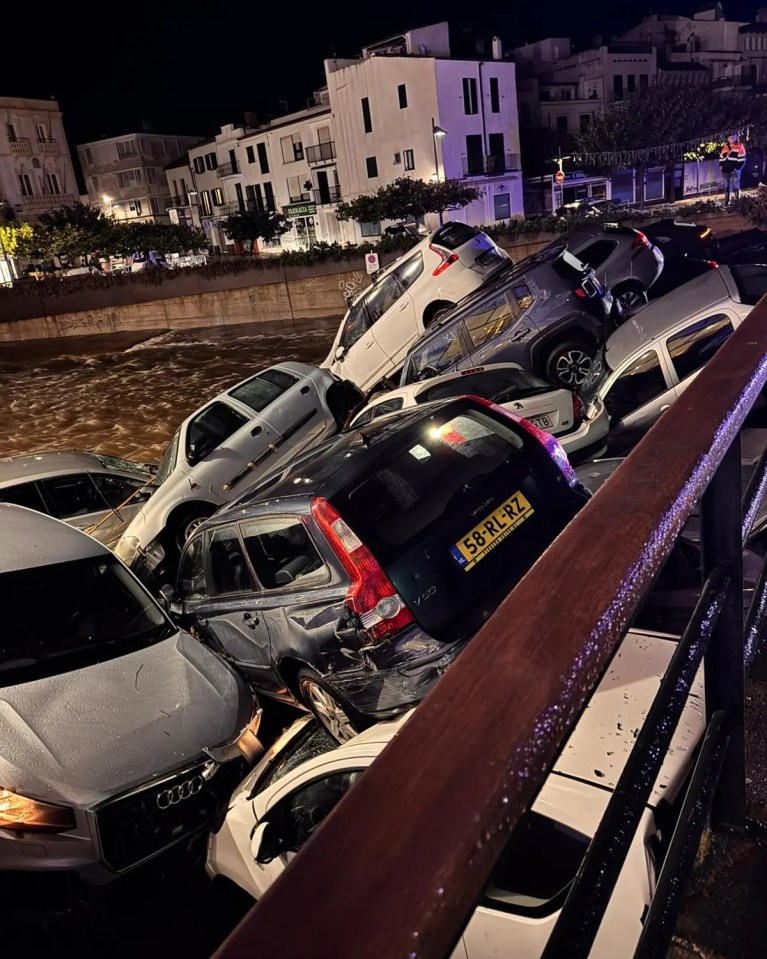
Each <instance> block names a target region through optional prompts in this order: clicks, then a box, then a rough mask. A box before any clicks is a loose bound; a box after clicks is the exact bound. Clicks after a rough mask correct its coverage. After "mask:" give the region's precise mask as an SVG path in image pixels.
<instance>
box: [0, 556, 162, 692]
mask: <svg viewBox="0 0 767 959" xmlns="http://www.w3.org/2000/svg"><path fill="white" fill-rule="evenodd" d="M0 608H2V610H3V631H2V638H0V686H8V685H15V684H16V683H22V682H28V681H30V680H33V679H41V678H43V677H46V676H57V675H60V674H61V673H66V672H70V671H71V670H73V669H81V668H83V667H85V666H91V665H93V664H94V663H99V662H103V661H105V660H109V659H114V658H116V657H117V656H123V655H125V654H126V653H130V652H133V651H134V650H137V649H141V648H142V647H144V646H147V645H149V644H150V643H155V642H157V641H159V640H161V639H166V638H167V637H169V636H172V635H173V633H174V632H175V630H174V628H173V626H172V625H171V623H170V622H169V621H168V619H167V618H166V617H165V615H164V614H163V612H162V611H161V610H160V608H159V607H158V606H157V604H156V603H155V602H154V600H152V598H151V597H150V596H149V594H148V593H147V592H145V590H144V589H143V587H142V586H141V585H140V584H139V583H138V582H137V581H136V580H135V579H134V578H133V576H131V574H130V573H129V572H128V571H127V569H126V568H125V567H124V566H123V565H122V563H121V562H120V561H119V560H118V559H116V558H115V557H113V556H111V555H103V556H96V557H90V558H88V559H81V560H75V561H73V562H69V563H56V564H53V565H51V566H42V567H36V568H34V569H23V570H14V571H12V572H7V573H2V574H0Z"/></svg>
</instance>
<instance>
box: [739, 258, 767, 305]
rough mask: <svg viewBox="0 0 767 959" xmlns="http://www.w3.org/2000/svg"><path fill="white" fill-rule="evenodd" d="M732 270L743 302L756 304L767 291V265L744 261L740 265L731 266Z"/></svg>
mask: <svg viewBox="0 0 767 959" xmlns="http://www.w3.org/2000/svg"><path fill="white" fill-rule="evenodd" d="M730 271H731V272H732V276H733V279H734V280H735V284H736V286H737V287H738V293H739V294H740V301H741V303H745V304H746V306H756V304H757V303H758V302H759V300H761V298H762V297H763V296H764V294H765V293H767V266H762V265H761V264H760V263H742V264H741V265H740V266H731V267H730Z"/></svg>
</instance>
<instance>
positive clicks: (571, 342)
mask: <svg viewBox="0 0 767 959" xmlns="http://www.w3.org/2000/svg"><path fill="white" fill-rule="evenodd" d="M714 242H715V241H714V239H713V238H712V237H710V236H709V231H708V230H706V229H705V228H702V227H697V226H696V225H695V224H679V223H675V222H673V221H660V222H658V223H656V224H654V225H653V227H652V228H647V229H646V230H645V231H640V230H637V229H633V228H630V227H624V226H619V225H604V226H600V225H598V224H593V225H592V224H588V225H586V226H582V227H579V228H578V229H576V230H573V231H571V233H570V234H568V235H566V236H563V237H562V239H561V240H558V241H555V242H554V243H552V244H550V245H549V246H548V247H546V248H544V249H543V250H541V251H540V252H539V253H537V254H535V255H533V256H530V257H528V258H527V259H525V260H523V261H521V262H519V263H516V264H514V263H512V262H511V261H510V260H509V258H508V256H507V255H506V254H505V253H504V251H503V250H501V249H500V248H499V247H498V246H496V244H495V243H494V242H493V241H492V240H491V239H490V238H489V237H487V236H486V235H485V234H484V233H482V232H480V231H479V230H476V229H474V228H473V227H468V226H466V225H464V224H460V223H447V224H445V225H444V226H441V227H440V228H439V230H437V231H436V232H435V233H434V234H432V235H431V236H429V237H427V238H426V239H424V240H422V241H421V242H419V243H418V245H417V246H415V247H414V248H413V249H411V250H410V251H409V252H408V253H406V254H405V255H403V256H402V257H401V258H400V259H399V260H397V261H396V262H395V263H393V264H392V265H390V266H388V267H386V268H385V269H383V270H382V271H380V273H379V274H378V275H376V276H375V277H374V279H373V282H372V284H371V286H370V287H369V288H367V289H366V290H365V291H364V292H363V293H362V294H361V295H360V296H358V297H357V298H356V299H354V300H353V301H352V302H351V303H350V305H349V310H348V312H347V314H346V316H345V317H344V319H343V321H342V323H341V325H340V327H339V330H338V333H337V335H336V337H335V340H334V342H333V345H332V347H331V350H330V353H329V356H328V358H327V360H326V361H325V363H324V364H323V366H322V367H320V368H317V367H311V366H308V365H306V364H303V363H297V362H285V363H279V364H277V365H275V366H272V367H270V368H268V369H266V370H261V371H259V372H257V373H255V375H253V376H251V377H249V378H248V379H246V380H244V381H243V382H241V383H238V384H235V385H234V386H232V387H231V388H230V389H228V390H227V391H225V392H224V393H222V394H220V395H219V396H216V397H215V398H213V399H211V400H210V401H208V402H207V403H205V404H204V405H203V406H202V407H201V408H200V409H199V410H197V411H195V412H194V413H193V414H192V415H190V416H189V417H187V418H186V419H185V420H184V422H183V423H182V424H181V425H180V427H179V428H178V430H177V432H176V433H175V435H174V436H173V438H172V439H171V441H170V443H169V444H168V447H167V449H166V451H165V453H164V455H163V457H162V460H161V462H160V464H159V467H150V466H146V465H143V464H136V463H131V462H127V461H124V460H120V459H116V458H114V457H107V456H100V455H96V454H90V453H79V452H78V453H41V454H30V455H27V456H18V457H12V458H9V459H6V460H0V523H1V524H2V529H3V537H2V548H1V549H0V593H1V594H2V600H3V608H4V610H5V611H6V620H5V630H4V639H3V644H2V656H1V657H0V678H1V680H2V682H1V686H2V689H0V738H1V741H2V744H3V745H2V748H0V869H1V870H2V872H1V873H0V884H2V887H3V889H4V891H6V892H7V893H8V894H11V892H12V893H13V894H14V895H19V894H23V891H24V890H25V889H26V888H27V885H28V883H31V881H32V880H33V879H34V881H35V883H38V884H39V883H40V882H41V881H42V882H43V884H44V883H46V882H48V883H49V885H50V888H51V890H54V889H55V890H59V892H60V889H61V887H62V886H63V884H64V882H63V881H64V879H65V878H66V880H67V881H70V880H71V881H78V882H79V881H81V880H84V881H87V882H92V883H96V884H103V883H106V882H108V881H110V880H111V879H113V878H115V877H117V876H119V875H121V874H123V873H125V872H127V871H129V870H131V869H133V868H134V867H135V866H137V865H139V864H140V863H143V862H146V861H148V860H150V859H152V858H153V857H156V856H158V855H159V854H160V853H162V852H164V851H165V850H167V849H169V848H170V847H171V846H173V845H174V844H176V843H178V842H180V841H182V840H184V839H188V838H189V837H190V836H192V835H196V834H200V833H209V834H210V841H209V845H208V863H207V865H208V872H209V874H210V875H211V876H216V875H223V876H226V877H228V878H229V879H230V880H232V881H234V882H235V883H237V884H238V885H239V886H241V887H242V888H243V889H244V890H246V891H247V892H248V893H250V894H251V895H252V896H254V897H256V898H257V897H259V896H260V895H261V894H262V892H263V891H264V890H265V889H266V888H267V887H268V886H269V884H270V883H271V882H273V881H274V879H275V878H276V877H277V876H278V875H279V874H280V872H281V871H282V870H283V869H284V868H285V865H286V864H287V862H288V861H289V860H290V858H291V857H292V856H293V855H295V854H296V853H297V852H298V851H299V850H300V848H301V846H302V844H303V843H304V842H305V841H306V840H307V839H308V837H309V836H310V835H311V833H312V831H313V830H314V829H315V828H316V827H317V826H318V824H319V823H320V822H322V820H323V818H324V817H325V816H326V815H327V814H328V813H329V812H330V810H331V809H332V808H333V807H334V806H335V804H336V803H337V802H338V801H339V799H340V798H341V796H343V794H344V793H345V792H346V791H347V790H348V788H349V787H350V786H351V785H352V783H353V782H354V781H355V780H356V779H357V778H358V777H359V776H360V775H362V774H363V772H364V770H365V769H366V768H367V766H368V765H370V763H371V762H373V760H374V759H375V757H376V756H377V755H378V753H379V752H380V751H381V750H382V749H383V748H384V746H385V745H386V743H387V742H388V741H389V740H390V739H391V738H392V737H393V736H394V735H396V733H397V731H398V729H399V728H401V726H402V724H403V723H404V722H405V721H406V720H407V717H408V715H409V711H410V710H412V708H413V707H415V706H416V705H417V703H418V702H419V701H420V700H421V699H422V698H423V696H424V695H425V694H426V693H427V692H428V690H429V689H430V688H431V687H432V686H433V684H434V683H435V682H437V681H438V679H439V677H440V676H441V675H442V673H443V672H444V671H445V670H446V669H447V668H448V667H449V666H450V664H451V663H452V662H453V661H454V660H455V658H456V656H458V655H459V653H460V651H461V650H462V649H463V648H464V646H465V645H466V644H467V643H468V642H470V641H471V638H472V636H474V635H475V634H476V632H477V631H478V629H479V628H480V626H481V625H482V623H483V622H484V621H485V620H486V619H487V617H488V616H490V615H491V614H492V612H493V611H494V610H495V609H496V608H497V606H498V604H499V603H500V601H501V600H502V598H503V597H504V596H506V595H507V594H508V592H509V591H510V590H511V589H512V588H513V587H514V585H515V584H516V583H517V582H518V581H519V579H520V578H521V577H522V576H523V575H524V574H525V573H526V572H527V570H528V569H529V568H530V567H531V566H532V564H533V563H534V562H535V560H536V559H537V558H538V557H539V556H540V555H541V553H542V552H543V551H544V550H545V549H546V548H547V546H548V545H549V544H550V543H551V542H552V541H553V540H554V538H555V537H556V536H557V535H558V534H559V532H560V531H561V530H562V529H563V527H564V526H565V525H566V524H567V523H568V522H569V520H570V519H571V518H572V517H573V516H574V515H575V514H576V513H577V512H578V511H579V510H580V509H581V508H582V507H583V505H584V504H585V503H586V502H587V501H588V499H589V497H590V496H591V495H592V494H593V493H594V492H595V491H596V490H597V489H598V488H599V486H600V485H601V484H602V483H603V482H605V481H606V480H608V479H609V476H610V475H611V474H612V472H613V471H614V470H615V469H616V468H617V467H618V466H619V464H620V459H617V458H615V455H616V454H624V453H625V452H627V451H628V450H629V449H630V448H631V447H632V446H633V444H634V443H635V442H636V440H637V439H638V438H639V436H640V435H641V434H642V433H643V432H644V431H646V430H647V429H648V428H649V426H651V425H652V423H653V422H654V421H655V420H656V419H657V418H658V417H659V416H660V415H661V414H662V413H663V411H664V410H665V409H667V408H668V407H669V406H670V404H671V403H673V402H674V400H675V399H676V398H677V397H678V396H679V395H680V393H681V392H682V391H683V390H684V389H685V388H686V386H687V385H688V384H689V382H690V381H691V380H692V378H693V377H694V376H695V375H696V374H697V373H698V372H699V370H700V369H701V368H702V367H703V366H704V364H705V363H706V362H707V361H708V359H709V358H710V357H711V356H712V355H713V354H714V353H715V352H716V350H717V349H718V348H719V347H720V346H721V345H722V343H724V342H725V341H726V339H727V337H728V336H729V335H730V333H732V331H733V330H734V328H735V327H736V326H737V325H738V324H739V323H740V322H741V321H742V320H743V319H744V317H745V316H747V315H748V312H749V311H750V309H751V308H752V307H753V306H754V305H755V304H756V302H757V301H758V300H759V299H760V297H761V296H762V295H763V293H764V292H767V266H765V265H762V263H760V258H761V260H763V261H764V262H765V263H767V256H765V255H764V253H763V244H762V241H761V238H760V237H753V238H751V247H750V249H745V248H744V247H745V246H748V244H744V243H741V246H740V248H739V249H737V250H736V249H732V250H731V251H730V254H729V256H727V255H720V256H719V260H718V261H716V260H715V259H714V252H715V247H714V245H713V244H714ZM760 244H762V245H760ZM724 248H725V242H724V241H722V242H721V243H720V245H719V247H718V248H716V249H718V250H719V252H720V253H721V251H722V250H724ZM725 253H726V251H725ZM659 290H662V294H659V293H658V291H659ZM648 301H649V302H648ZM758 453H759V450H756V451H755V452H754V454H753V455H754V460H755V458H756V456H758ZM605 454H609V456H610V458H601V459H600V457H604V456H605ZM750 468H751V464H750V463H749V462H748V461H747V459H746V460H744V464H743V480H744V483H746V482H747V481H748V476H749V475H750ZM22 507H25V508H22ZM46 514H47V515H46ZM60 520H64V522H63V523H62V522H61V521H60ZM67 524H68V525H67ZM764 525H765V524H764V523H763V522H762V521H761V519H760V521H757V523H756V524H755V527H754V533H753V534H752V540H751V541H750V542H749V543H748V544H747V547H746V550H745V551H744V558H745V577H746V582H747V586H748V585H749V583H750V586H751V587H753V585H754V583H753V580H754V579H755V575H756V574H755V572H754V571H755V570H756V569H758V566H759V562H758V555H757V554H758V552H759V550H760V549H761V548H762V547H761V539H760V537H761V535H762V532H763V529H764ZM72 527H78V528H76V529H75V528H72ZM86 533H89V534H90V535H85V534H86ZM699 585H700V543H699V536H698V527H697V518H696V517H695V516H693V517H692V519H691V520H690V522H689V523H688V526H687V528H686V530H685V533H684V535H683V537H682V538H681V539H680V541H679V543H678V545H677V547H676V549H675V551H674V553H673V554H672V556H671V558H670V560H669V562H668V564H667V565H666V567H665V568H664V570H663V571H662V573H661V575H660V577H659V579H658V581H657V582H656V584H655V587H654V589H653V591H652V592H651V594H650V595H649V597H648V598H647V600H646V602H645V604H644V606H643V607H642V610H641V611H640V613H639V615H638V617H637V619H636V622H635V624H634V627H633V628H632V630H631V631H630V632H629V633H628V635H627V636H626V638H625V639H624V641H623V643H622V644H621V646H620V648H619V651H618V653H617V654H616V656H615V657H614V659H613V662H612V663H611V665H610V667H609V669H608V671H607V673H606V674H605V676H604V677H603V678H602V681H601V683H600V685H599V687H598V689H597V691H596V693H595V695H594V696H593V698H592V700H591V704H590V707H589V708H588V709H587V710H586V711H585V713H584V714H583V716H582V718H581V720H580V721H579V723H578V725H577V726H576V727H575V729H574V731H573V733H572V735H571V737H570V739H569V741H568V743H567V745H566V747H565V749H564V750H563V752H562V755H561V757H560V759H559V761H558V762H557V764H556V766H555V768H554V770H553V772H552V773H551V775H550V776H549V778H548V780H547V781H546V783H545V785H544V787H543V789H542V791H541V793H540V795H539V796H538V799H537V800H536V803H535V804H534V806H533V807H532V810H531V811H530V812H529V814H528V815H527V816H526V817H525V819H524V821H523V822H522V824H521V825H520V826H519V827H518V828H517V829H516V830H515V831H514V832H513V834H512V835H511V836H510V838H509V843H508V847H507V849H506V851H505V852H504V854H503V856H502V858H501V860H500V862H499V863H498V866H497V869H496V872H495V874H494V875H493V878H492V880H491V882H490V883H489V885H488V887H487V889H486V890H485V894H484V896H483V898H482V899H481V901H480V902H479V903H478V906H477V909H476V911H475V913H474V914H473V916H472V918H471V920H470V921H469V923H468V925H467V927H466V930H465V933H464V936H463V939H462V941H461V943H460V944H459V946H458V948H457V950H456V953H455V956H456V957H458V956H460V957H462V959H475V957H486V956H490V955H496V954H499V953H500V952H508V951H509V949H511V952H509V954H512V953H513V955H515V956H520V957H537V956H539V955H540V954H541V952H542V950H543V948H544V946H545V943H546V940H547V937H548V935H549V932H550V930H551V928H552V926H553V924H554V922H555V920H556V916H557V913H558V910H559V908H560V907H561V905H562V902H563V900H564V897H565V895H566V892H567V889H568V887H569V885H570V883H571V882H572V880H573V878H574V876H575V874H576V872H577V870H578V868H579V865H580V862H581V860H582V858H583V855H584V852H585V849H586V847H587V846H588V843H589V840H590V837H591V836H593V834H594V832H595V830H596V828H597V826H598V825H599V820H600V817H601V815H602V812H603V811H604V808H605V806H606V804H607V801H608V799H609V795H610V790H611V789H612V788H614V786H615V783H616V781H617V779H618V776H619V775H620V772H621V769H622V766H623V764H624V763H625V760H626V757H627V754H628V751H629V750H630V747H631V744H632V741H633V739H632V731H633V730H635V729H637V728H638V727H639V726H641V724H642V722H643V720H644V717H645V715H646V713H647V709H648V708H649V704H650V702H651V701H652V697H653V696H654V693H655V688H656V686H657V682H658V679H659V677H660V676H661V675H662V674H663V672H664V671H665V668H666V665H667V663H668V661H669V658H670V656H671V654H672V653H673V650H674V646H675V637H676V636H677V635H678V632H679V630H680V629H681V627H682V624H683V623H684V621H685V618H686V616H687V615H688V614H689V611H690V610H691V609H692V607H693V605H694V603H695V601H696V598H697V595H698V590H699ZM747 592H748V590H747ZM9 610H10V620H9V619H8V618H7V613H8V611H9ZM701 683H702V676H699V677H698V685H699V686H700V684H701ZM616 689H617V690H619V691H620V695H619V696H617V697H616V696H615V695H614V691H615V690H616ZM699 691H700V690H698V692H699ZM270 699H277V700H283V701H286V702H288V703H292V704H296V705H299V706H300V707H302V708H303V709H304V711H305V716H304V718H302V719H299V720H298V721H297V722H296V723H295V724H294V725H293V726H291V727H290V728H289V729H288V730H286V731H285V733H284V734H283V735H282V736H281V737H280V738H279V739H278V740H277V741H276V742H275V743H273V744H272V745H271V747H270V748H269V750H268V751H267V752H266V754H265V755H264V754H263V748H262V747H261V745H260V743H259V740H258V733H259V722H260V718H261V709H262V706H263V705H264V704H265V703H267V702H268V701H269V700H270ZM264 708H267V709H268V708H269V707H268V706H265V707H264ZM466 708H467V709H469V708H471V706H470V704H469V703H467V704H466ZM702 730H703V717H702V716H701V714H700V710H699V709H698V707H697V706H696V700H695V698H694V697H693V698H692V699H691V700H690V701H689V705H688V707H687V709H686V712H685V714H684V717H683V719H682V721H681V723H680V725H679V727H678V729H677V732H676V735H675V740H674V745H673V747H672V749H670V751H669V756H668V758H667V760H666V763H665V764H664V767H663V771H662V773H661V776H660V778H659V780H658V782H657V783H656V785H655V790H654V792H653V797H652V799H651V801H650V804H649V805H648V808H647V809H646V811H645V815H644V817H643V819H642V822H641V824H640V827H639V829H638V831H637V834H636V837H635V840H634V845H633V846H632V850H631V852H630V854H629V857H628V859H627V861H626V864H625V866H624V868H623V872H622V874H621V879H620V881H619V884H618V887H617V888H616V893H615V895H614V896H613V898H612V900H611V904H610V908H609V910H608V913H607V918H606V920H605V922H604V923H603V926H602V929H601V931H600V935H599V938H598V939H597V945H596V947H595V950H596V951H595V952H594V953H593V955H598V956H605V957H606V956H611V957H614V956H619V955H630V954H631V953H632V952H633V946H634V944H635V942H636V939H637V937H638V935H639V932H640V930H641V917H642V915H643V912H644V910H645V907H646V904H647V903H648V902H649V901H650V899H651V897H652V890H653V887H654V882H655V877H656V875H657V872H658V869H659V867H660V864H661V862H662V860H663V856H664V854H665V851H666V848H667V845H668V841H669V837H670V830H671V829H672V828H673V824H674V817H675V813H676V811H677V806H676V802H675V800H676V797H677V795H678V793H679V790H680V787H681V785H682V784H683V783H684V781H685V777H686V775H687V773H688V771H689V768H690V762H691V756H692V753H693V750H694V748H695V746H696V744H697V742H698V739H699V737H700V735H701V732H702ZM36 888H37V886H36ZM59 892H57V893H56V894H57V895H58V894H59ZM531 920H535V921H531ZM512 943H513V947H512V946H511V944H512Z"/></svg>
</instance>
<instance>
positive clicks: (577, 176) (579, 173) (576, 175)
mask: <svg viewBox="0 0 767 959" xmlns="http://www.w3.org/2000/svg"><path fill="white" fill-rule="evenodd" d="M565 179H566V180H585V179H586V174H585V173H584V172H583V170H574V171H573V172H572V173H567V174H565Z"/></svg>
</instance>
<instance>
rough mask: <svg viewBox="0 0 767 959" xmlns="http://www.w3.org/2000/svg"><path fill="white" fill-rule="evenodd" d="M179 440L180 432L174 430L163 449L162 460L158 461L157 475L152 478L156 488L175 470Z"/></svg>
mask: <svg viewBox="0 0 767 959" xmlns="http://www.w3.org/2000/svg"><path fill="white" fill-rule="evenodd" d="M180 438H181V430H176V432H175V433H174V434H173V438H172V439H171V441H170V443H168V445H167V446H166V447H165V452H164V453H163V454H162V459H161V460H160V465H159V466H158V468H157V474H156V475H155V478H154V481H155V483H156V484H157V485H158V486H159V485H160V484H161V483H164V482H165V480H166V479H167V478H168V477H169V476H170V474H171V473H172V472H173V470H174V469H175V468H176V460H177V458H178V441H179V439H180Z"/></svg>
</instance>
